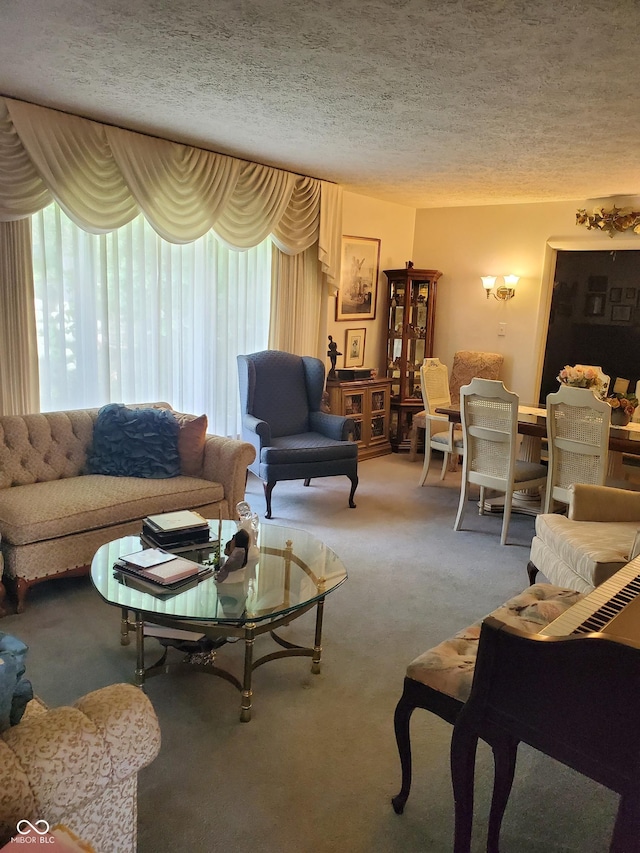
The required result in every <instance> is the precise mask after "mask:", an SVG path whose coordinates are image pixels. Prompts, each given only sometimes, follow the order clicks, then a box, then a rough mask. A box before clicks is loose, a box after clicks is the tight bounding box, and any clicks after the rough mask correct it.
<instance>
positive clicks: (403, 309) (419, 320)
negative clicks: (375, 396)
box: [384, 268, 442, 451]
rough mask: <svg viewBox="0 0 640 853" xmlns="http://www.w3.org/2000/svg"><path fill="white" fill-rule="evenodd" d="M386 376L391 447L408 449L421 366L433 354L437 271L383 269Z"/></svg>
mask: <svg viewBox="0 0 640 853" xmlns="http://www.w3.org/2000/svg"><path fill="white" fill-rule="evenodd" d="M384 274H385V275H386V277H387V281H388V292H387V318H388V327H387V377H388V378H389V379H391V428H390V440H391V447H392V449H393V450H395V451H399V450H403V451H404V450H407V451H408V450H409V441H410V434H411V420H412V418H413V415H414V414H415V413H416V412H420V411H422V409H423V408H424V406H423V404H422V392H421V390H420V366H421V365H422V362H423V361H424V359H425V358H430V357H431V356H432V355H433V329H434V323H435V316H436V290H437V284H438V279H439V278H440V276H441V275H442V273H441V272H439V271H438V270H416V269H413V268H411V269H401V270H385V271H384Z"/></svg>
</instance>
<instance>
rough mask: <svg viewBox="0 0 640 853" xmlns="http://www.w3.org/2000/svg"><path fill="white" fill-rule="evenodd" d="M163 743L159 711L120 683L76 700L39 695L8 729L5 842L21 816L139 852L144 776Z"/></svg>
mask: <svg viewBox="0 0 640 853" xmlns="http://www.w3.org/2000/svg"><path fill="white" fill-rule="evenodd" d="M159 749H160V727H159V724H158V719H157V717H156V714H155V711H154V710H153V707H152V705H151V703H150V701H149V700H148V698H147V697H146V696H145V694H144V693H143V692H142V690H140V689H139V688H137V687H134V686H133V685H130V684H113V685H110V686H109V687H103V688H101V689H100V690H95V691H93V692H92V693H88V694H87V695H86V696H83V697H82V698H81V699H79V700H78V701H77V702H76V703H75V704H74V705H73V707H60V708H52V709H48V708H47V707H46V706H45V705H43V704H42V703H41V702H40V701H39V700H38V699H34V700H33V701H31V702H30V703H29V705H28V706H27V710H26V712H25V714H24V716H23V718H22V720H21V721H20V723H18V725H16V726H12V727H11V728H9V729H7V730H6V731H4V732H3V733H2V735H0V845H2V844H4V843H6V842H7V841H8V839H9V838H10V837H11V836H13V835H15V834H16V824H17V823H18V821H19V820H23V819H26V820H30V821H31V822H32V823H33V822H35V821H37V820H46V821H47V822H48V823H49V825H50V826H54V825H55V824H63V825H64V826H66V827H68V828H69V829H70V830H72V832H73V833H74V834H75V835H77V836H78V837H79V838H81V839H82V840H83V841H84V842H86V843H87V844H89V845H91V847H92V848H93V849H94V850H95V851H96V853H135V850H136V836H137V825H136V818H137V776H138V771H139V770H140V769H141V768H142V767H145V766H146V765H147V764H149V763H150V762H151V761H153V759H154V758H155V757H156V755H157V754H158V750H159Z"/></svg>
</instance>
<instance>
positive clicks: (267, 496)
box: [264, 482, 275, 518]
mask: <svg viewBox="0 0 640 853" xmlns="http://www.w3.org/2000/svg"><path fill="white" fill-rule="evenodd" d="M274 486H275V482H274V483H270V482H269V483H264V499H265V501H266V503H267V511H266V512H265V514H264V517H265V518H271V492H272V491H273V487H274Z"/></svg>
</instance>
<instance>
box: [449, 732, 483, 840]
mask: <svg viewBox="0 0 640 853" xmlns="http://www.w3.org/2000/svg"><path fill="white" fill-rule="evenodd" d="M477 746H478V736H477V735H476V734H474V733H473V732H472V731H471V730H470V729H469V728H468V727H464V726H459V725H456V726H454V729H453V735H452V738H451V782H452V784H453V799H454V801H455V831H454V840H453V851H454V853H470V850H471V831H472V829H473V782H474V773H475V765H476V748H477Z"/></svg>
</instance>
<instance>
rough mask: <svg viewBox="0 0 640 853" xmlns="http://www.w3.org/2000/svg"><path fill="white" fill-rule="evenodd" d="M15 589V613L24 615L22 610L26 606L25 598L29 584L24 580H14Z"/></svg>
mask: <svg viewBox="0 0 640 853" xmlns="http://www.w3.org/2000/svg"><path fill="white" fill-rule="evenodd" d="M15 584H16V586H15V589H16V598H17V604H16V613H24V608H25V606H26V604H25V602H26V598H27V593H28V592H29V587H30V584H29V583H28V582H27V581H26V580H24V578H16V579H15Z"/></svg>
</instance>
